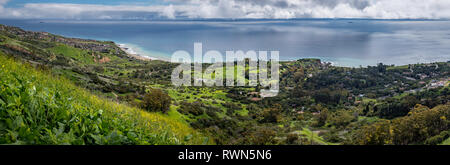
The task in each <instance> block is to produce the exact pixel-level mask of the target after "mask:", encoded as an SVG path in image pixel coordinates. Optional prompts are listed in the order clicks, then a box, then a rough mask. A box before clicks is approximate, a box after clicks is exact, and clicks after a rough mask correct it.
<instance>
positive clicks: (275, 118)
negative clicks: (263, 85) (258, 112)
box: [261, 104, 282, 123]
mask: <svg viewBox="0 0 450 165" xmlns="http://www.w3.org/2000/svg"><path fill="white" fill-rule="evenodd" d="M281 118H282V117H281V105H280V104H275V105H274V106H273V107H271V108H265V109H264V111H263V112H262V120H261V122H263V123H277V122H279V121H280V120H281Z"/></svg>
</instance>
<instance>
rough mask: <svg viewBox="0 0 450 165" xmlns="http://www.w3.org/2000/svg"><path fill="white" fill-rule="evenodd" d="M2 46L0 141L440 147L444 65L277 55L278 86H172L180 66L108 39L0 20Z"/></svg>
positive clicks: (449, 67)
mask: <svg viewBox="0 0 450 165" xmlns="http://www.w3.org/2000/svg"><path fill="white" fill-rule="evenodd" d="M0 52H3V53H4V55H2V56H1V61H5V63H4V64H3V65H4V67H3V68H6V69H3V68H2V70H1V73H2V74H1V75H0V78H1V79H0V80H1V82H0V83H1V85H2V90H3V89H4V90H5V91H6V90H7V91H6V92H5V91H2V92H1V93H0V96H1V97H0V105H1V108H2V109H0V114H1V115H2V116H0V123H1V125H0V136H1V138H2V141H0V142H1V143H17V144H205V143H207V144H211V143H215V144H244V145H245V144H257V145H269V144H276V145H277V144H289V145H310V144H316V145H335V144H359V145H366V144H377V145H384V144H401V145H403V144H427V145H436V144H449V137H448V136H449V133H448V132H449V128H450V125H449V124H450V123H449V116H448V112H449V111H450V108H449V105H450V103H449V100H450V87H449V82H450V79H449V77H450V62H436V63H430V64H414V65H413V64H411V65H405V66H393V65H392V66H388V65H383V64H379V65H377V66H369V67H367V68H362V67H360V68H348V67H336V66H332V65H330V64H329V63H323V62H321V61H320V60H318V59H300V60H297V61H288V62H281V63H280V64H281V65H280V93H279V95H278V96H276V97H271V98H263V97H262V96H261V94H260V90H261V86H260V85H258V86H256V87H174V86H172V84H171V79H170V76H171V73H172V70H173V69H174V68H175V67H176V66H177V65H178V64H174V63H168V62H163V61H153V60H150V61H148V60H138V59H135V58H134V57H131V56H128V55H127V54H126V53H125V52H124V51H122V50H121V49H120V48H119V47H117V46H116V45H115V44H114V43H113V42H106V41H94V40H84V39H75V38H65V37H62V36H57V35H52V34H48V33H41V32H27V31H23V30H21V29H19V28H14V27H9V26H3V25H0ZM6 56H8V57H6ZM12 59H15V60H12ZM19 61H21V62H19ZM22 63H25V64H22ZM208 65H210V64H204V68H206V66H208ZM33 68H35V70H36V69H37V70H39V71H34V70H33ZM239 69H244V70H245V71H246V72H248V73H255V72H256V73H257V72H258V71H255V70H253V69H254V68H250V67H249V66H248V64H247V65H246V67H245V68H239ZM227 70H228V71H230V70H231V71H232V72H233V71H234V72H235V73H236V72H237V70H238V67H234V68H226V69H224V71H225V72H226V71H227ZM192 74H193V73H192ZM213 76H215V74H214V75H213ZM244 77H245V78H248V75H245V76H244ZM245 81H246V82H248V79H246V80H245ZM141 108H142V109H143V110H141ZM205 136H206V137H208V138H206V137H205Z"/></svg>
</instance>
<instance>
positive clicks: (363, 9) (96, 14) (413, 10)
mask: <svg viewBox="0 0 450 165" xmlns="http://www.w3.org/2000/svg"><path fill="white" fill-rule="evenodd" d="M166 1H167V2H173V4H171V5H152V6H138V5H91V4H65V3H28V4H25V5H24V6H23V7H19V8H5V7H4V5H5V4H6V3H7V2H8V0H0V17H6V18H62V19H124V18H128V19H130V18H133V19H145V18H154V17H161V18H171V19H172V18H179V17H183V18H184V17H187V18H381V19H400V18H411V19H415V18H429V19H441V18H446V19H449V18H450V0H426V1H423V0H166Z"/></svg>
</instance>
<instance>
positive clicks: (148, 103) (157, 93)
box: [142, 89, 172, 113]
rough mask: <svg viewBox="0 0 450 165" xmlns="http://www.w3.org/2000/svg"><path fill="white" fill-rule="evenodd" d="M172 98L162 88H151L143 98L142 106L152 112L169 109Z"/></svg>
mask: <svg viewBox="0 0 450 165" xmlns="http://www.w3.org/2000/svg"><path fill="white" fill-rule="evenodd" d="M171 102H172V98H170V96H169V95H168V94H167V93H165V92H163V91H162V90H161V89H150V91H149V92H148V93H146V94H145V96H144V99H143V100H142V108H143V109H145V110H147V111H150V112H163V113H166V112H167V111H169V108H170V104H171Z"/></svg>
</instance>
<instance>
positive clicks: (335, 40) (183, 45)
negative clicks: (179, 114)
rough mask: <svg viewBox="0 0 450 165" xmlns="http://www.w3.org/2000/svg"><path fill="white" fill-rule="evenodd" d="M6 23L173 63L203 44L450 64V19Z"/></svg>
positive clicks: (357, 60)
mask: <svg viewBox="0 0 450 165" xmlns="http://www.w3.org/2000/svg"><path fill="white" fill-rule="evenodd" d="M0 24H6V25H11V26H18V27H20V28H23V29H26V30H32V31H46V32H50V33H54V34H59V35H63V36H68V37H78V38H88V39H97V40H111V41H114V42H116V43H121V44H126V45H128V46H130V47H132V48H133V49H134V50H135V51H136V52H138V53H139V54H141V55H144V56H150V57H156V58H160V59H170V56H171V54H172V53H173V52H175V51H177V50H186V51H188V52H191V53H192V52H193V49H194V43H195V42H201V43H203V49H204V52H206V51H208V50H218V51H220V52H222V53H223V54H225V51H227V50H232V51H237V50H243V51H248V50H255V51H272V50H277V51H280V58H281V60H296V59H300V58H311V57H312V58H320V59H322V60H324V61H328V62H332V63H334V64H335V65H339V66H355V67H357V66H367V65H376V64H377V63H380V62H382V63H385V64H395V65H403V64H416V63H425V62H435V61H449V60H450V21H446V20H363V19H357V20H351V19H304V20H302V19H300V20H201V21H199V20H196V21H195V20H190V21H162V20H160V21H67V20H65V21H60V20H59V21H55V20H0Z"/></svg>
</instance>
